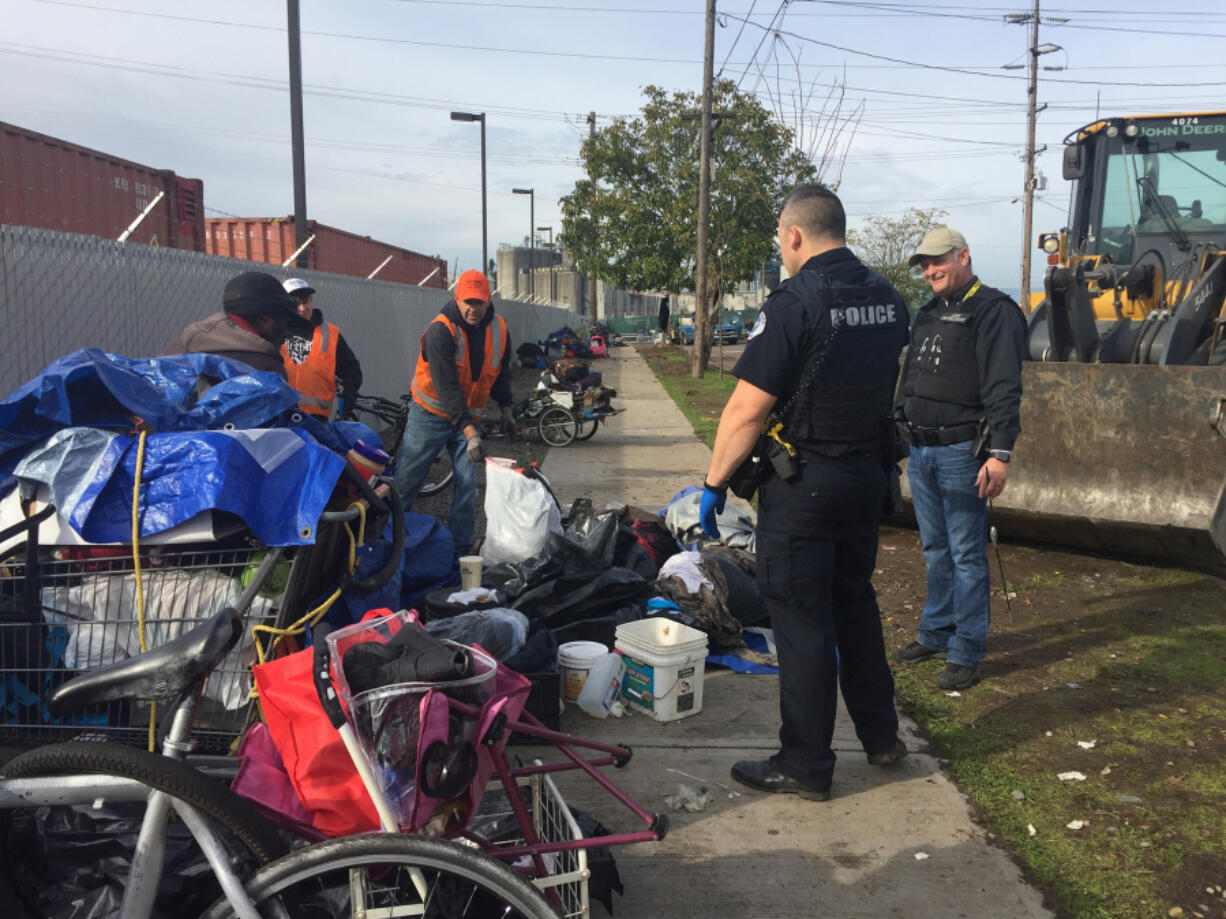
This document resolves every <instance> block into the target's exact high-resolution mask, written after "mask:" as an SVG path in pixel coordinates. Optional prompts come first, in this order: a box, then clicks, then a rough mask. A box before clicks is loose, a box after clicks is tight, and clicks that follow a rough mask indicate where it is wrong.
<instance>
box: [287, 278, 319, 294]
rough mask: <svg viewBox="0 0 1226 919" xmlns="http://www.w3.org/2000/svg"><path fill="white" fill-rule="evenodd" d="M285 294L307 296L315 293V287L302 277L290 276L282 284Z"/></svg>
mask: <svg viewBox="0 0 1226 919" xmlns="http://www.w3.org/2000/svg"><path fill="white" fill-rule="evenodd" d="M283 286H284V287H285V292H286V293H287V294H290V295H293V294H302V295H303V296H306V297H309V296H311V295H313V294H314V293H315V288H314V287H312V286H311V285H310V284H308V283H307V282H306V281H304V280H302V278H290V279H289V280H287V281H286V282H285V284H284V285H283Z"/></svg>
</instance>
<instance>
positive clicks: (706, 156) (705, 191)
mask: <svg viewBox="0 0 1226 919" xmlns="http://www.w3.org/2000/svg"><path fill="white" fill-rule="evenodd" d="M1036 2H1037V0H1036ZM714 58H715V0H707V35H706V43H705V47H704V48H703V52H702V128H701V129H700V130H701V132H702V133H701V135H700V137H699V140H698V255H697V258H696V259H695V265H694V301H695V302H694V353H693V355H692V357H691V361H690V373H691V375H692V376H695V377H701V376H702V371H703V365H704V364H705V361H704V360H703V349H704V347H705V346H706V342H707V339H708V338H710V334H709V333H708V332H707V316H706V313H707V224H708V222H710V219H711V82H712V78H713V77H712V71H713V70H714Z"/></svg>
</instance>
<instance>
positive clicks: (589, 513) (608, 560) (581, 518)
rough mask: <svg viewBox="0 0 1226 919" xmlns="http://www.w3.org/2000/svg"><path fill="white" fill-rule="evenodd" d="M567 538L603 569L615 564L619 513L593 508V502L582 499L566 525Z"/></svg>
mask: <svg viewBox="0 0 1226 919" xmlns="http://www.w3.org/2000/svg"><path fill="white" fill-rule="evenodd" d="M565 534H566V538H567V539H569V540H570V541H571V542H574V543H576V544H578V545H579V546H580V547H581V548H583V549H584V550H585V551H587V552H588V553H589V554H590V555H591V556H593V557H594V558H595V559H596V560H597V561H598V562H599V566H600V567H601V568H608V567H610V566H611V565H612V564H613V554H614V551H615V550H616V548H617V512H616V511H600V512H597V511H595V510H594V509H593V508H592V502H591V501H589V500H588V499H587V498H580V499H579V500H577V501H575V503H574V504H573V505H572V506H571V511H570V517H569V518H568V519H567V521H566V524H565Z"/></svg>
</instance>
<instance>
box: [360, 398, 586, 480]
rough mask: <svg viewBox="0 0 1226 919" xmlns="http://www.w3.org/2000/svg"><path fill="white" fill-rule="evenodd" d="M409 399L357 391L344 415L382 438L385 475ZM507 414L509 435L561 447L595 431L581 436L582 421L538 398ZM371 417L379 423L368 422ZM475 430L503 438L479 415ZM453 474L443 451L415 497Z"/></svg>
mask: <svg viewBox="0 0 1226 919" xmlns="http://www.w3.org/2000/svg"><path fill="white" fill-rule="evenodd" d="M412 402H413V397H412V395H411V394H408V393H406V394H405V395H402V396H401V397H400V401H399V402H396V401H394V400H392V399H385V398H383V397H382V396H364V395H362V394H361V393H359V394H358V395H357V396H355V397H354V401H353V405H352V407H351V408H350V411H349V414H348V416H347V417H348V418H349V419H350V420H354V421H362V422H363V423H365V424H367V426H368V427H370V428H372V429H373V430H374V431H375V433H376V434H378V435H379V436H380V438H381V439H382V440H383V445H384V446H383V448H384V449H385V450H386V451H387V452H388V453H390V454H391V455H392V462H391V464H389V466H388V472H389V474H391V473H392V472H394V469H395V462H396V452H397V449H398V446H399V444H400V440H401V439H402V438H403V437H404V429H405V426H406V424H407V423H408V417H409V406H410V405H411V404H412ZM511 417H512V421H513V423H514V425H515V433H514V434H513V435H512V436H514V437H527V436H530V435H532V434H534V433H535V434H536V435H537V436H539V437H540V438H541V440H542V441H544V442H545V443H547V444H549V446H551V447H565V446H568V445H569V444H571V443H573V442H574V441H575V440H584V439H587V437H591V436H592V434H594V433H595V431H594V430H593V431H592V432H591V433H589V434H587V435H586V437H584V436H582V434H581V425H582V423H581V422H580V421H579V420H578V419H577V418H575V417H574V415H573V413H571V412H570V411H568V410H567V409H565V408H564V407H563V406H561V405H556V406H555V405H546V404H545V403H544V401H543V400H541V399H540V398H539V397H537V398H535V399H525V400H523V401H521V402H519V403H517V404H515V405H514V406H512V408H511ZM371 420H375V421H377V422H379V424H378V425H376V424H371V423H370V421H371ZM477 430H478V431H479V432H480V433H481V436H482V438H484V439H486V440H502V439H505V438H506V437H507V435H506V434H504V433H502V431H501V429H500V425H499V422H497V421H489V420H486V419H484V418H480V419H478V420H477ZM454 475H455V472H454V470H452V468H451V460H450V459H449V458H448V456H447V454H446V453H440V454H439V455H438V457H437V458H436V459H435V461H434V465H433V466H431V467H430V472H429V473H427V475H426V480H425V481H424V482H423V483H422V485H421V488H419V489H418V490H417V495H418V497H429V496H430V495H434V494H437V493H438V492H440V491H442V490H443V489H444V488H446V487H447V486H448V485H450V484H451V479H452V477H453V476H454Z"/></svg>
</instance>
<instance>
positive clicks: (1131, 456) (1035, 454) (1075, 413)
mask: <svg viewBox="0 0 1226 919" xmlns="http://www.w3.org/2000/svg"><path fill="white" fill-rule="evenodd" d="M1022 387H1023V397H1022V435H1021V437H1020V438H1019V439H1018V443H1017V451H1016V452H1015V453H1014V456H1013V461H1012V462H1011V463H1010V466H1009V480H1008V484H1007V485H1006V488H1005V492H1004V494H1003V495H1001V496H1000V498H998V499H996V500H995V501H993V503H992V511H991V522H992V523H993V524H994V525H995V526H996V527H997V529H998V531H999V532H1000V534H1001V535H1002V536H1007V537H1012V538H1014V539H1019V540H1026V541H1035V542H1044V543H1055V544H1062V545H1068V546H1075V547H1080V548H1086V549H1091V550H1096V551H1103V552H1110V553H1115V554H1122V555H1129V556H1134V557H1137V558H1140V559H1145V560H1149V561H1155V562H1164V563H1170V564H1176V565H1179V566H1181V567H1185V568H1196V569H1200V570H1209V571H1212V572H1213V573H1215V574H1217V575H1219V576H1226V519H1224V518H1226V511H1224V509H1223V500H1224V483H1226V437H1223V435H1222V433H1220V430H1219V426H1223V427H1226V422H1224V421H1223V420H1222V412H1223V410H1224V406H1226V369H1224V368H1221V367H1186V366H1185V367H1158V366H1152V365H1149V366H1147V365H1132V364H1073V363H1033V362H1030V361H1027V362H1026V363H1025V364H1023V372H1022ZM903 486H904V489H903V493H904V496H905V497H906V498H907V499H908V510H909V503H910V489H909V487H908V483H907V482H906V481H905V479H904V482H903Z"/></svg>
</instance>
